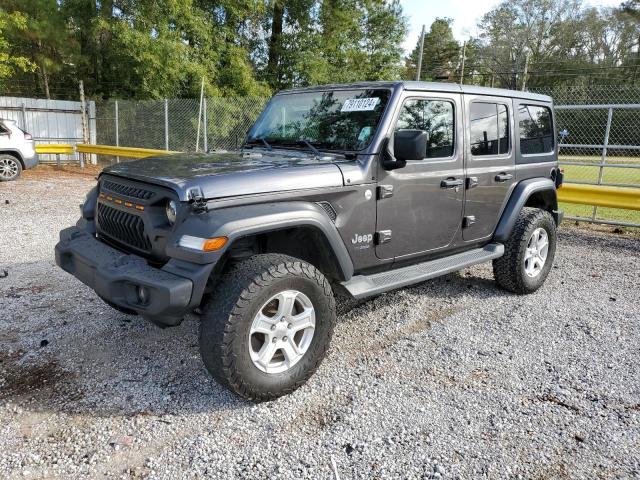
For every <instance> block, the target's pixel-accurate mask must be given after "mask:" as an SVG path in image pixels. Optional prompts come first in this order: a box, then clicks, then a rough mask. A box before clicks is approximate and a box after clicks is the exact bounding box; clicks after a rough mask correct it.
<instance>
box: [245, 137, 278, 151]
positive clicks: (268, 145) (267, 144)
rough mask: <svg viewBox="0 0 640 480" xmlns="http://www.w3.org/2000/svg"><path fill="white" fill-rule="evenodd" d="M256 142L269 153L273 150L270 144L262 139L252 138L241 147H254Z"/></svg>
mask: <svg viewBox="0 0 640 480" xmlns="http://www.w3.org/2000/svg"><path fill="white" fill-rule="evenodd" d="M256 142H260V143H262V144H263V145H264V146H265V147H267V150H269V151H271V150H273V147H272V146H271V144H270V143H269V142H267V140H266V139H265V138H264V137H260V138H252V139H251V140H249V141H248V142H246V143H245V144H244V145H243V146H246V145H251V144H254V145H255V144H256Z"/></svg>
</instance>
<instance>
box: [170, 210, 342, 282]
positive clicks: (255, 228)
mask: <svg viewBox="0 0 640 480" xmlns="http://www.w3.org/2000/svg"><path fill="white" fill-rule="evenodd" d="M294 227H310V228H314V229H316V230H317V231H318V232H319V233H321V234H322V235H323V236H324V238H325V239H326V240H327V242H328V245H329V246H330V248H331V250H332V254H333V256H334V258H335V260H336V263H337V266H338V267H339V269H340V272H339V273H340V274H341V276H342V277H343V278H344V279H345V280H348V279H350V278H351V277H352V276H353V262H352V260H351V257H350V256H349V252H348V251H347V247H346V246H345V244H344V242H343V241H342V238H341V237H340V234H339V233H338V230H337V228H336V226H335V225H334V224H333V222H332V221H331V219H330V218H329V217H328V216H327V214H326V212H325V211H324V210H323V209H322V207H320V206H319V205H317V204H315V203H313V202H302V201H294V202H275V203H264V204H253V205H242V206H236V207H227V208H221V209H213V210H209V211H208V212H206V213H204V212H203V213H200V214H197V215H189V216H188V218H187V219H186V220H185V221H184V222H183V223H181V224H180V225H179V226H178V228H177V229H176V231H175V235H174V241H173V242H170V244H169V245H168V246H167V254H168V255H169V256H170V257H172V258H180V259H183V260H188V261H193V262H196V263H213V262H217V261H218V260H219V259H220V257H222V255H224V252H225V251H227V250H228V248H229V247H230V246H231V245H233V242H234V241H235V240H237V239H239V238H242V237H247V236H250V235H256V234H259V233H268V232H274V231H277V230H284V229H289V228H294ZM182 235H191V236H195V237H200V238H213V237H227V238H228V239H229V241H228V242H227V244H226V245H225V247H224V248H223V249H222V250H220V251H217V252H210V253H204V252H195V251H193V250H191V251H188V252H187V249H184V248H181V247H179V246H177V243H178V241H179V239H180V237H181V236H182Z"/></svg>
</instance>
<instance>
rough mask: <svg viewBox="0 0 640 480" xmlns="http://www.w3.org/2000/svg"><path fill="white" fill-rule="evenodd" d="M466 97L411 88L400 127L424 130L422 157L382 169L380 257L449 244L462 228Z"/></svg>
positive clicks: (396, 124) (398, 116)
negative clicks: (425, 139) (463, 108)
mask: <svg viewBox="0 0 640 480" xmlns="http://www.w3.org/2000/svg"><path fill="white" fill-rule="evenodd" d="M461 119H462V115H461V96H460V95H459V94H445V93H437V94H435V93H434V94H432V95H429V94H427V93H425V94H412V93H411V92H407V94H406V95H405V98H404V100H403V101H402V102H401V107H400V109H399V111H398V112H396V120H395V122H394V127H393V129H394V130H393V131H392V132H389V134H390V135H393V133H394V131H396V130H403V129H409V130H424V131H426V132H427V134H428V136H429V140H428V145H427V149H426V152H425V156H424V158H423V159H422V160H411V161H408V162H407V165H406V166H405V167H404V168H400V169H397V170H391V171H386V170H382V174H381V175H380V178H379V187H378V201H377V210H378V217H377V226H376V230H377V232H378V233H377V245H376V255H377V256H378V258H384V259H389V258H394V257H403V256H406V255H412V254H421V253H429V252H432V251H437V250H441V249H445V248H446V247H447V246H449V245H450V244H451V243H452V241H453V239H454V236H455V234H456V232H457V231H458V229H459V228H460V225H461V220H462V206H463V198H464V168H463V149H462V145H463V140H462V126H461V125H462V121H461Z"/></svg>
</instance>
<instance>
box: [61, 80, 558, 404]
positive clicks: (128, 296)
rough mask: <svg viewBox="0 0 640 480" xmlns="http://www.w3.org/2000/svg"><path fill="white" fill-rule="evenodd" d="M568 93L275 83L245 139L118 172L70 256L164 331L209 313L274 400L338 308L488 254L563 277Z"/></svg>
mask: <svg viewBox="0 0 640 480" xmlns="http://www.w3.org/2000/svg"><path fill="white" fill-rule="evenodd" d="M554 131H555V129H554V117H553V109H552V100H551V98H549V97H546V96H542V95H534V94H530V93H525V92H516V91H508V90H498V89H488V88H479V87H473V86H459V85H454V84H439V83H422V82H379V83H358V84H350V85H330V86H321V87H314V88H304V89H296V90H291V91H285V92H282V93H279V94H277V95H275V96H274V97H273V98H272V99H271V101H270V102H269V104H268V105H267V106H266V108H265V109H264V112H263V113H262V114H261V115H260V117H259V118H258V120H257V121H256V123H255V124H254V126H253V127H252V128H251V130H250V131H249V133H248V135H247V138H246V141H245V143H244V145H243V146H242V148H241V149H240V150H239V151H235V152H213V153H207V154H199V155H198V154H194V155H170V156H163V157H157V158H147V159H144V160H140V161H136V162H130V163H121V164H117V165H114V166H111V167H109V168H106V169H105V170H104V172H103V173H102V174H101V175H100V177H99V179H98V184H97V186H96V187H95V188H94V189H92V190H91V191H90V192H89V194H88V195H87V198H86V201H85V202H84V204H83V205H82V207H81V211H82V218H80V220H79V221H78V223H77V224H76V226H75V227H71V228H67V229H66V230H63V231H62V232H61V234H60V242H59V243H58V244H57V245H56V262H57V264H58V265H59V266H60V267H61V268H63V269H64V270H65V271H67V272H69V273H71V274H73V275H74V276H76V277H77V278H78V279H79V280H81V281H82V282H83V283H85V284H87V285H88V286H90V287H91V288H93V289H94V290H95V291H96V293H97V294H98V295H99V296H100V297H101V298H102V299H104V301H106V302H107V303H108V304H109V305H111V306H112V307H113V308H116V309H118V310H120V311H122V312H125V313H129V314H139V315H142V316H143V317H145V318H147V319H149V320H151V321H153V322H154V323H156V324H157V325H160V326H162V327H166V326H173V325H177V324H179V323H180V321H181V320H182V318H183V317H184V316H185V314H187V313H189V312H191V311H194V310H200V309H201V312H202V315H201V324H200V351H201V354H202V358H203V360H204V364H205V365H206V367H207V369H208V370H209V372H211V374H212V375H213V376H214V377H215V378H216V379H217V380H218V381H219V382H221V383H222V384H224V385H226V386H227V387H228V388H230V389H231V390H232V391H234V392H236V393H238V394H240V395H242V396H243V397H246V398H249V399H253V400H268V399H273V398H276V397H278V396H280V395H283V394H286V393H289V392H291V391H293V390H294V389H296V388H298V387H299V386H300V385H302V384H303V383H304V382H305V381H306V380H307V379H308V378H309V377H310V376H311V375H312V374H313V372H314V371H315V369H316V368H317V367H318V365H319V364H320V362H321V360H322V358H323V356H324V355H325V352H326V351H327V348H328V346H329V341H330V339H331V335H332V331H333V327H334V324H335V321H336V313H335V306H336V305H335V303H336V301H345V300H344V299H345V297H346V298H355V299H362V298H366V297H370V296H373V295H378V294H381V293H383V292H387V291H389V290H393V289H395V288H400V287H405V286H407V285H412V284H415V283H418V282H422V281H425V280H428V279H431V278H434V277H437V276H440V275H445V274H447V273H449V272H453V271H456V270H460V269H462V268H465V267H468V266H470V265H475V264H478V263H482V262H487V261H489V260H491V261H493V272H494V276H495V279H496V281H497V283H498V284H499V285H500V286H502V287H503V288H505V289H506V290H509V291H511V292H515V293H521V294H524V293H530V292H533V291H535V290H537V289H538V288H539V287H540V286H541V285H542V283H543V282H544V280H545V278H546V277H547V275H548V273H549V270H550V269H551V265H552V262H553V257H554V253H555V249H556V228H557V226H558V224H559V223H560V221H561V219H562V214H561V212H560V211H559V210H558V205H557V198H556V188H557V187H559V186H560V184H561V183H562V174H561V172H560V170H559V169H558V163H557V149H556V135H555V133H554Z"/></svg>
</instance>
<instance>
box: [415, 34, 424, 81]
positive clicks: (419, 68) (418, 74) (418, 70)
mask: <svg viewBox="0 0 640 480" xmlns="http://www.w3.org/2000/svg"><path fill="white" fill-rule="evenodd" d="M423 53H424V25H422V33H421V34H420V54H419V55H418V69H417V70H416V81H417V82H419V81H420V74H421V73H422V54H423Z"/></svg>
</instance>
